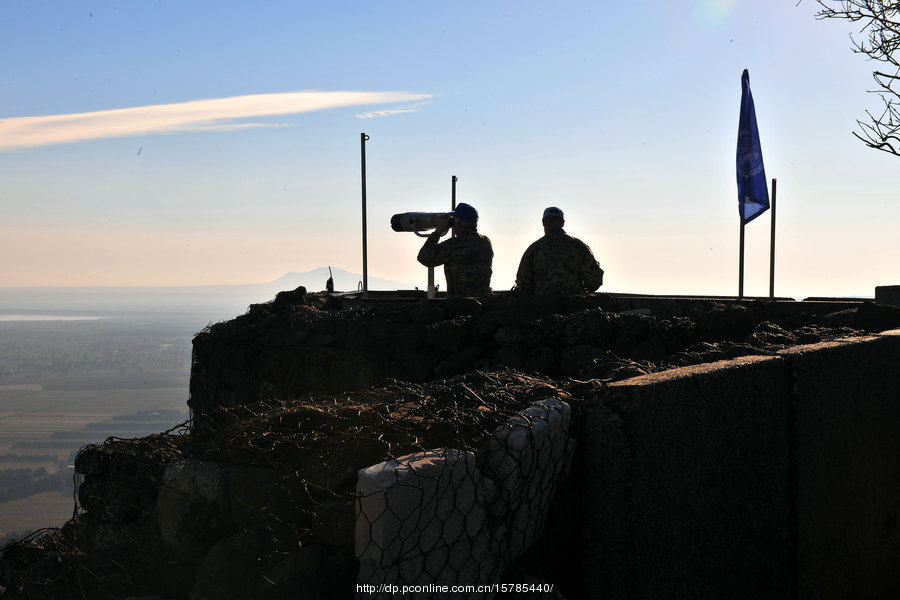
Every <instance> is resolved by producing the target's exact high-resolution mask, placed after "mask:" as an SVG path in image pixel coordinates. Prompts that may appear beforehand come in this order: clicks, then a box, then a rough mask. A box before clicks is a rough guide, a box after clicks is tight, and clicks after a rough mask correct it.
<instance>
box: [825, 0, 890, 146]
mask: <svg viewBox="0 0 900 600" xmlns="http://www.w3.org/2000/svg"><path fill="white" fill-rule="evenodd" d="M816 1H817V2H818V3H819V6H821V7H822V8H821V10H820V11H819V12H818V13H816V18H817V19H819V20H822V19H841V20H844V21H849V22H850V23H860V24H861V26H860V28H859V34H860V35H861V36H863V37H860V38H857V37H854V36H853V35H852V34H851V35H850V43H851V46H852V47H853V51H854V52H856V53H858V54H864V55H866V56H868V57H869V58H871V59H872V60H876V61H878V62H881V63H884V64H887V65H890V66H891V67H894V69H891V70H893V72H892V73H891V72H887V73H886V72H884V71H879V70H876V71H874V72H873V73H872V77H873V79H874V80H875V83H876V85H877V88H876V89H874V90H869V91H870V92H871V93H873V94H878V95H879V96H881V99H882V101H883V102H884V111H883V112H882V113H881V115H880V116H878V117H876V116H874V115H873V114H872V113H871V112H869V111H866V114H867V115H868V116H869V121H859V120H858V121H857V124H858V125H859V127H860V131H861V133H857V132H854V133H853V135H855V136H856V137H857V138H859V139H860V140H862V141H863V142H865V144H866V145H867V146H869V147H870V148H875V149H877V150H882V151H884V152H888V153H890V154H893V155H895V156H900V90H898V89H896V88H895V87H893V86H894V84H897V85H898V86H900V84H898V83H897V82H898V81H900V0H816Z"/></svg>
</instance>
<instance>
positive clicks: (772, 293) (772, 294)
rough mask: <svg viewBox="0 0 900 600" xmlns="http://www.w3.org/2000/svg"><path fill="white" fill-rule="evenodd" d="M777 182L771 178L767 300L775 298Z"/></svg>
mask: <svg viewBox="0 0 900 600" xmlns="http://www.w3.org/2000/svg"><path fill="white" fill-rule="evenodd" d="M777 184H778V180H777V179H775V178H774V177H773V178H772V239H771V241H770V242H769V298H774V297H775V186H776V185H777Z"/></svg>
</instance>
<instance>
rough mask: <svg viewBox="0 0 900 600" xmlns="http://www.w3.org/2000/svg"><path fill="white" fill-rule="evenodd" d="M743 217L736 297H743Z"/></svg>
mask: <svg viewBox="0 0 900 600" xmlns="http://www.w3.org/2000/svg"><path fill="white" fill-rule="evenodd" d="M744 225H745V223H744V219H741V241H740V249H739V250H738V298H743V297H744Z"/></svg>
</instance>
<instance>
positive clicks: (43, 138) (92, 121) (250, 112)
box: [0, 90, 431, 150]
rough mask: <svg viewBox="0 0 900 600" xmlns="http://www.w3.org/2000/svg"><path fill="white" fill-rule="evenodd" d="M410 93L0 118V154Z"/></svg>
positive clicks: (295, 96)
mask: <svg viewBox="0 0 900 600" xmlns="http://www.w3.org/2000/svg"><path fill="white" fill-rule="evenodd" d="M430 97H431V96H430V95H429V94H416V93H412V92H361V91H335V92H325V91H316V90H306V91H297V92H284V93H278V94H253V95H247V96H234V97H231V98H215V99H208V100H192V101H190V102H179V103H176V104H158V105H155V106H138V107H134V108H118V109H113V110H101V111H96V112H87V113H73V114H66V115H46V116H37V117H13V118H9V119H0V150H9V149H14V148H29V147H36V146H49V145H54V144H68V143H73V142H81V141H86V140H93V139H99V138H112V137H128V136H136V135H145V134H161V133H185V132H194V131H209V130H211V129H236V128H246V127H254V126H255V127H265V126H271V125H270V124H264V123H246V122H241V120H243V119H253V118H259V117H271V116H277V115H290V114H298V113H306V112H313V111H319V110H328V109H331V108H342V107H348V106H365V105H372V104H391V103H397V102H416V101H421V100H424V99H427V98H430Z"/></svg>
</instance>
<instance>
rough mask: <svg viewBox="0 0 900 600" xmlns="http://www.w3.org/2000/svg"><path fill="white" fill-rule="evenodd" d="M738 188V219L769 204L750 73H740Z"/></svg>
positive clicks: (756, 213)
mask: <svg viewBox="0 0 900 600" xmlns="http://www.w3.org/2000/svg"><path fill="white" fill-rule="evenodd" d="M737 189H738V205H739V210H740V213H741V223H749V222H750V221H752V220H753V219H755V218H756V217H758V216H759V215H761V214H762V213H764V212H765V211H766V209H767V208H769V187H768V186H767V185H766V169H765V167H763V157H762V149H761V148H760V145H759V131H758V130H757V128H756V109H755V108H754V106H753V96H752V95H751V94H750V74H749V73H748V72H747V69H744V73H743V75H741V120H740V122H739V124H738V139H737Z"/></svg>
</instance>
